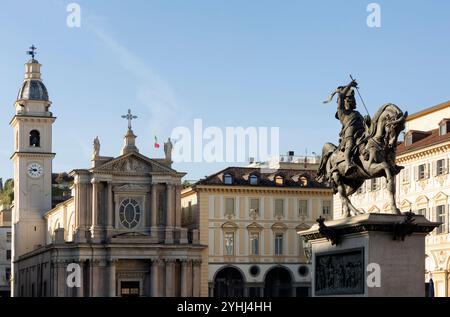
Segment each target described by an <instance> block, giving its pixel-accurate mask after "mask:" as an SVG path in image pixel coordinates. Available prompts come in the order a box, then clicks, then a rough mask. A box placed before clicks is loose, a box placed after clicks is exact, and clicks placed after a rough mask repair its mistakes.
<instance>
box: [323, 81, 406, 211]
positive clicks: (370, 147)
mask: <svg viewBox="0 0 450 317" xmlns="http://www.w3.org/2000/svg"><path fill="white" fill-rule="evenodd" d="M355 89H358V84H357V82H356V81H355V80H354V79H352V81H351V82H350V83H349V84H348V85H346V86H339V87H338V88H337V89H336V90H335V91H334V92H333V93H332V94H331V95H330V97H329V98H328V100H327V101H325V102H324V103H328V102H330V101H332V100H333V97H334V96H335V95H337V112H336V115H335V117H336V119H338V120H339V121H340V122H341V124H342V129H341V132H340V134H339V137H340V138H339V145H338V146H336V145H334V144H332V143H326V144H325V145H324V147H323V149H322V160H321V162H320V166H319V170H318V173H317V178H318V179H319V180H325V181H328V182H329V183H330V184H331V185H332V187H333V189H334V193H335V194H336V193H339V196H340V198H341V201H342V205H343V208H344V214H345V215H346V216H347V217H350V216H352V215H357V214H361V213H362V212H361V211H360V210H358V209H357V208H355V206H353V204H352V203H351V202H350V199H349V196H350V195H352V194H353V193H355V192H356V191H357V190H358V188H359V187H361V185H362V184H363V183H364V181H365V180H366V179H373V178H377V177H385V178H386V181H387V189H388V192H389V200H390V206H391V211H392V213H394V214H400V210H399V209H398V208H397V205H396V203H395V176H396V175H397V174H398V173H400V171H401V170H402V169H403V167H402V166H398V165H396V164H395V157H396V149H397V142H398V141H397V139H398V136H399V134H400V133H401V132H402V131H403V130H404V128H405V120H406V118H407V116H408V112H405V113H403V112H402V110H400V108H399V107H397V106H396V105H394V104H392V103H387V104H384V105H383V106H381V107H380V109H379V110H378V111H377V112H376V113H375V115H374V117H373V118H372V119H371V118H370V117H369V116H368V115H367V116H365V117H363V116H362V115H361V114H360V113H359V112H358V111H357V110H356V100H355Z"/></svg>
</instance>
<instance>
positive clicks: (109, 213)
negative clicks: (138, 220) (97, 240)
mask: <svg viewBox="0 0 450 317" xmlns="http://www.w3.org/2000/svg"><path fill="white" fill-rule="evenodd" d="M106 199H107V202H106V230H107V231H108V233H107V236H108V237H109V236H110V232H109V231H111V230H112V229H113V228H114V223H113V219H114V217H113V216H114V210H113V191H112V182H108V186H107V194H106Z"/></svg>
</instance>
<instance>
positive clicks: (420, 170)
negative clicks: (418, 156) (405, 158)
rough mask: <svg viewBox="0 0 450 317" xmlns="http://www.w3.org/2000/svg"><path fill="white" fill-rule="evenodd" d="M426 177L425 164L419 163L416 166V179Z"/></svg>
mask: <svg viewBox="0 0 450 317" xmlns="http://www.w3.org/2000/svg"><path fill="white" fill-rule="evenodd" d="M425 178H427V170H426V165H425V164H421V165H419V167H418V179H419V180H420V179H425Z"/></svg>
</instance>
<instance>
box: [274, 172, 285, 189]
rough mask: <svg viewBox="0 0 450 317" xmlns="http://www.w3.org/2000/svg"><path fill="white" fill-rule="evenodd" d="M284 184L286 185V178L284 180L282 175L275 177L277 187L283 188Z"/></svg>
mask: <svg viewBox="0 0 450 317" xmlns="http://www.w3.org/2000/svg"><path fill="white" fill-rule="evenodd" d="M283 184H284V178H283V176H280V175H278V176H276V177H275V185H277V186H283Z"/></svg>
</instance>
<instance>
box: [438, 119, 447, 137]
mask: <svg viewBox="0 0 450 317" xmlns="http://www.w3.org/2000/svg"><path fill="white" fill-rule="evenodd" d="M445 134H447V122H443V123H441V125H440V126H439V135H445Z"/></svg>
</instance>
